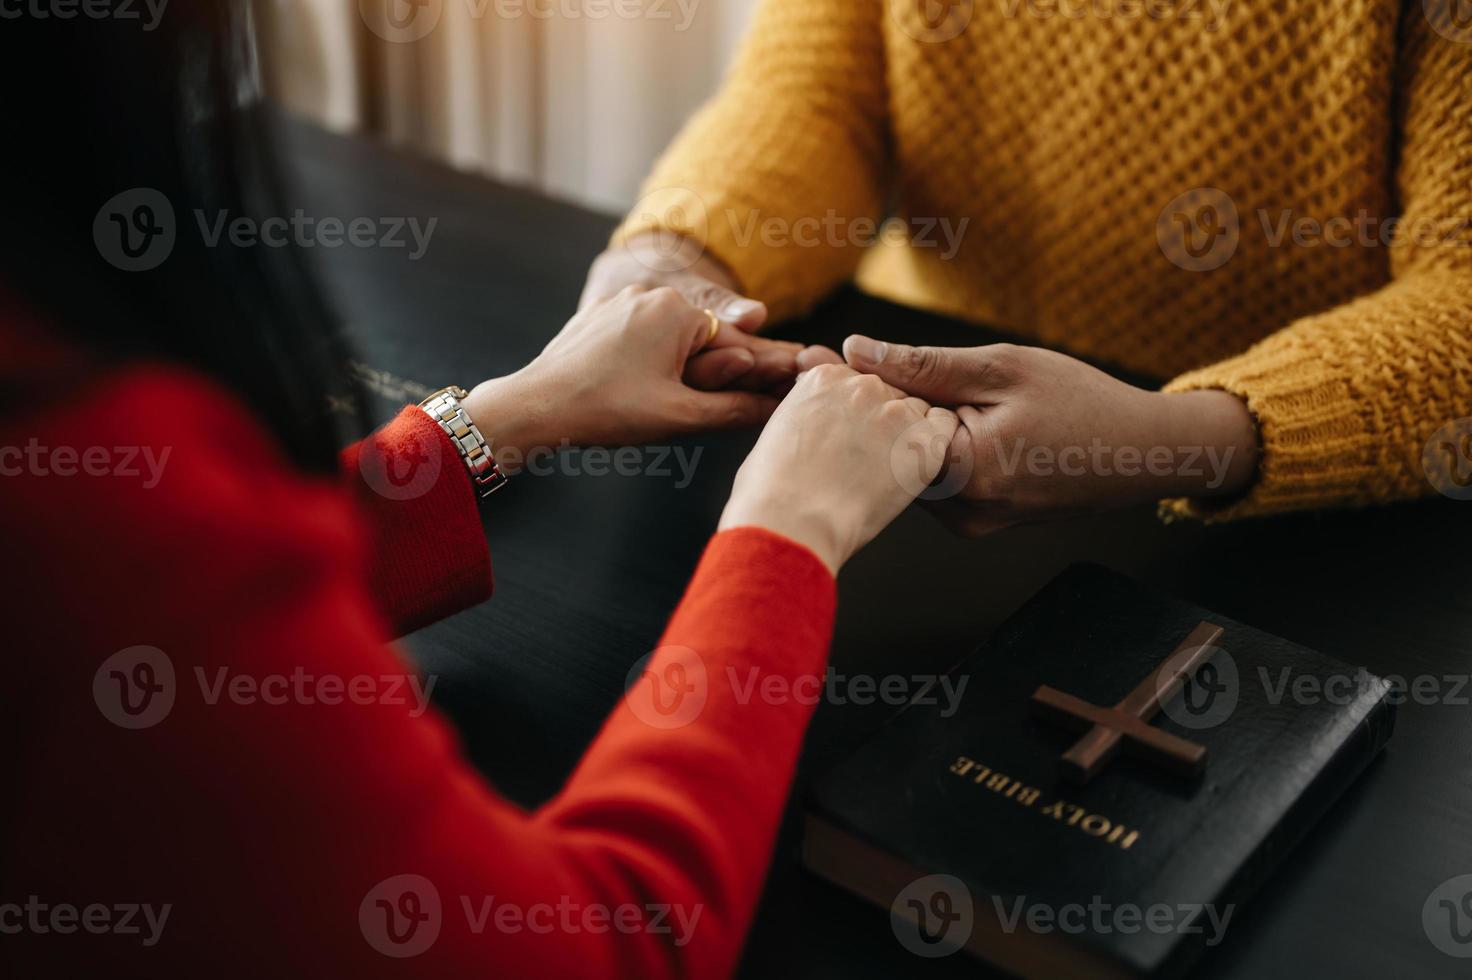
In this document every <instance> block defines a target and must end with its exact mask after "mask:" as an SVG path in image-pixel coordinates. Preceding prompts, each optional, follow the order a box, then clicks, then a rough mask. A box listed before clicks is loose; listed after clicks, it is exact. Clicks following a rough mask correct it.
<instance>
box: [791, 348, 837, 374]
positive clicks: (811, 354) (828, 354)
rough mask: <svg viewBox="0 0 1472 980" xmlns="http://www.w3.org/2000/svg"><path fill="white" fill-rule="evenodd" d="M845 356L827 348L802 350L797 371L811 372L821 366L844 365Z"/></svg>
mask: <svg viewBox="0 0 1472 980" xmlns="http://www.w3.org/2000/svg"><path fill="white" fill-rule="evenodd" d="M842 363H843V356H842V355H841V354H839V353H838V352H837V351H835V350H832V349H830V348H827V347H822V346H813V347H808V348H806V349H805V350H802V351H800V352H799V353H798V355H797V369H798V370H799V371H811V370H812V369H813V368H815V367H818V366H819V365H821V364H842Z"/></svg>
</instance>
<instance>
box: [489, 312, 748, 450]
mask: <svg viewBox="0 0 1472 980" xmlns="http://www.w3.org/2000/svg"><path fill="white" fill-rule="evenodd" d="M724 329H731V328H729V327H727V328H724ZM709 336H710V320H709V319H708V318H707V317H706V316H705V314H704V313H702V312H701V311H700V310H698V309H696V308H695V307H693V306H691V305H690V304H689V303H687V302H685V300H684V298H683V297H682V296H680V294H679V293H677V292H675V291H674V290H673V289H666V288H659V289H645V288H644V287H643V286H629V287H627V288H625V289H622V290H620V291H619V292H618V293H617V295H615V296H613V297H612V298H610V299H608V300H606V301H604V302H602V303H598V304H595V305H593V306H590V307H588V308H587V309H585V310H583V311H582V312H580V313H578V314H577V315H576V316H574V317H573V318H572V319H571V320H569V321H568V322H567V324H566V326H564V327H563V328H562V331H561V332H560V333H558V334H557V336H556V337H554V338H552V342H551V343H549V344H548V345H547V347H546V349H545V350H543V351H542V353H541V354H539V355H537V357H536V359H535V360H533V361H532V362H531V363H530V364H528V365H527V366H526V367H524V368H522V369H521V370H520V371H517V372H516V373H515V374H512V375H508V376H507V377H504V378H495V379H492V380H490V381H486V382H484V383H482V384H480V385H478V386H477V387H476V388H475V390H474V391H472V392H471V393H470V396H469V397H468V398H467V399H466V400H465V408H466V411H467V412H468V413H469V414H470V417H471V418H473V419H475V421H476V423H477V425H479V427H480V429H481V431H482V432H483V433H484V434H485V436H486V438H487V439H489V440H490V442H491V447H492V449H493V451H495V452H496V454H497V455H498V457H501V456H503V455H504V458H503V460H502V462H503V465H507V466H508V468H510V469H515V468H516V462H515V460H521V459H525V458H526V457H527V455H528V454H529V453H532V452H535V451H545V450H549V449H551V448H555V447H557V446H558V445H560V444H562V443H564V442H566V443H568V444H571V445H574V446H623V445H638V444H641V443H647V442H651V441H654V440H658V439H666V438H668V437H670V436H672V435H676V434H680V433H688V432H701V431H705V430H708V429H727V428H737V427H745V426H752V425H757V424H759V423H761V422H764V421H766V419H767V417H768V416H769V415H771V414H772V412H773V411H774V410H775V409H776V408H777V399H776V398H775V397H773V396H771V395H769V394H765V393H760V392H751V391H700V390H696V389H693V388H691V387H690V386H689V385H687V384H686V383H685V382H684V380H683V376H684V375H685V374H686V373H687V369H688V365H689V362H690V361H691V360H692V359H694V358H695V357H698V356H699V354H700V352H701V351H704V350H707V349H709V343H708V340H707V338H708V337H709ZM508 461H511V462H509V463H508Z"/></svg>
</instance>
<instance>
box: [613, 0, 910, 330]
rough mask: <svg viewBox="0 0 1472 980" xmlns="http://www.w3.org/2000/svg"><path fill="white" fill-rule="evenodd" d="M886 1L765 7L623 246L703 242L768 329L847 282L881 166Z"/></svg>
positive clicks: (647, 192) (635, 216)
mask: <svg viewBox="0 0 1472 980" xmlns="http://www.w3.org/2000/svg"><path fill="white" fill-rule="evenodd" d="M883 15H884V14H883V9H882V6H881V0H761V3H760V4H759V6H758V7H757V9H756V11H755V13H754V15H753V24H752V26H751V29H750V31H749V32H748V34H747V37H746V39H745V41H744V42H743V44H742V47H741V50H740V51H739V52H738V54H737V57H736V60H735V63H734V65H733V67H732V69H731V72H730V74H729V76H728V77H727V78H726V80H725V83H724V84H723V86H722V87H721V90H720V92H719V93H718V94H717V95H716V96H715V98H714V99H713V100H712V101H711V102H710V103H708V104H707V105H706V106H705V107H704V108H702V109H701V110H700V112H698V113H697V114H696V115H695V116H694V117H692V119H691V120H690V122H689V123H688V124H687V125H686V126H685V128H684V130H683V131H682V132H681V133H680V135H679V136H678V137H677V138H676V140H675V142H674V143H673V144H672V145H671V146H670V148H669V149H668V150H667V151H666V152H665V154H664V156H663V158H662V159H661V160H660V161H659V163H658V164H657V165H656V167H655V169H654V172H653V174H652V175H651V176H650V178H649V180H648V181H647V182H646V184H645V186H644V189H643V192H642V197H641V199H640V202H639V204H638V205H636V206H635V208H634V210H633V211H632V212H631V213H630V215H629V216H628V218H627V219H626V220H625V221H624V223H623V225H622V226H621V227H620V228H619V230H618V231H617V232H616V233H615V235H614V242H615V243H616V244H617V243H619V242H622V241H626V240H627V239H628V238H630V237H632V236H634V235H637V234H639V233H642V232H647V231H676V232H680V233H682V234H685V235H687V236H690V237H692V238H694V239H696V240H697V241H700V242H701V243H702V244H703V245H704V246H705V249H706V250H707V251H708V252H709V253H710V254H711V255H713V256H714V257H715V258H717V259H719V260H720V261H721V262H723V263H724V264H725V265H726V267H727V268H729V269H730V270H731V272H732V273H733V274H734V275H735V276H736V278H737V280H738V282H739V283H740V284H741V288H742V290H743V292H744V293H745V294H746V295H749V296H752V297H753V298H756V299H760V300H762V301H763V302H765V303H766V304H767V305H768V307H769V308H770V309H771V311H772V314H773V317H774V318H780V317H784V316H790V315H793V314H795V313H799V312H802V311H803V310H805V309H806V308H807V307H809V306H811V305H812V304H813V303H815V302H816V301H817V300H818V299H820V298H821V297H822V296H823V295H824V294H825V293H827V292H828V291H829V290H831V289H832V288H833V287H834V286H836V285H837V284H838V283H840V282H842V281H843V280H845V279H847V278H849V277H851V276H852V275H853V272H854V269H855V268H856V266H857V264H858V261H859V259H860V257H861V254H862V248H861V247H860V246H859V245H857V244H851V243H852V242H854V241H856V240H859V239H860V238H861V236H859V235H855V234H852V233H851V232H852V230H853V229H854V226H855V225H854V223H855V222H867V221H873V220H874V219H875V218H876V217H877V216H878V215H879V211H880V205H881V203H882V194H883V190H882V188H883V186H884V174H885V170H886V166H887V164H886V160H887V157H888V150H887V147H888V139H887V135H886V134H887V131H888V129H887V125H886V122H885V120H886V113H885V105H886V100H885V94H884V93H885V81H884V78H885V73H884V48H883V43H882V39H881V36H880V28H881V23H882V20H881V18H882V17H883Z"/></svg>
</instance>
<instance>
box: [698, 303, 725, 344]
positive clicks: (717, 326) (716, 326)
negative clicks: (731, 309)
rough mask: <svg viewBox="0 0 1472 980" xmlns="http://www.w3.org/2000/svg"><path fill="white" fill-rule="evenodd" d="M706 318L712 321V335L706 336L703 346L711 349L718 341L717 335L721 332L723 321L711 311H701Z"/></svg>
mask: <svg viewBox="0 0 1472 980" xmlns="http://www.w3.org/2000/svg"><path fill="white" fill-rule="evenodd" d="M700 312H702V313H704V314H705V318H706V319H707V320H709V321H710V333H708V334H706V335H705V343H704V344H702V345H701V346H703V347H709V346H710V345H711V344H712V343H713V342H714V341H715V339H716V334H718V333H720V332H721V320H720V318H719V317H718V316H716V315H715V313H714V312H712V311H711V310H701V311H700Z"/></svg>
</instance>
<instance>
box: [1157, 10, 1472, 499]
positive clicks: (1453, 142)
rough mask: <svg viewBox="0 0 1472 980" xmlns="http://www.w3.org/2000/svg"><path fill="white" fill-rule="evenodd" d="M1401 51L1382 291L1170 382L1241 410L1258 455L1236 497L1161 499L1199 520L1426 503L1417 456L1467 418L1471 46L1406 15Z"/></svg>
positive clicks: (1471, 365)
mask: <svg viewBox="0 0 1472 980" xmlns="http://www.w3.org/2000/svg"><path fill="white" fill-rule="evenodd" d="M1405 20H1406V23H1405V25H1404V26H1403V30H1404V31H1405V35H1404V40H1403V42H1402V48H1401V63H1400V66H1399V70H1400V85H1399V91H1400V96H1399V104H1398V107H1397V112H1398V114H1399V117H1400V118H1399V120H1398V121H1399V123H1400V131H1401V137H1402V138H1401V144H1400V156H1399V162H1398V164H1397V167H1398V170H1397V175H1396V183H1397V193H1398V195H1399V198H1400V201H1401V222H1400V224H1399V226H1398V228H1397V234H1396V236H1395V239H1394V244H1393V246H1392V249H1391V253H1390V269H1391V275H1392V281H1391V282H1390V283H1389V284H1388V285H1387V286H1385V287H1384V288H1383V289H1381V290H1379V291H1378V292H1375V293H1372V294H1370V295H1367V296H1364V297H1361V298H1359V299H1357V300H1355V301H1353V302H1351V303H1348V304H1347V305H1345V306H1341V307H1339V308H1337V309H1333V310H1329V311H1327V312H1325V313H1322V314H1318V315H1315V316H1310V317H1307V318H1305V319H1303V320H1299V321H1298V322H1296V323H1293V324H1291V325H1289V326H1287V327H1285V328H1284V329H1282V330H1280V331H1279V332H1277V333H1275V334H1273V335H1271V336H1269V337H1267V338H1265V339H1264V340H1262V341H1261V342H1259V343H1258V344H1256V345H1255V346H1253V347H1252V348H1250V349H1249V350H1248V351H1247V352H1245V353H1244V354H1241V355H1240V356H1237V357H1234V358H1231V359H1230V360H1226V361H1223V362H1221V363H1219V364H1214V365H1212V366H1210V367H1206V368H1203V369H1200V370H1197V371H1192V372H1190V373H1188V374H1185V375H1182V376H1181V377H1179V378H1176V379H1175V380H1174V381H1172V382H1171V383H1170V384H1169V385H1167V386H1166V390H1168V391H1186V390H1192V389H1202V388H1216V389H1223V390H1226V391H1230V392H1233V393H1235V394H1237V395H1238V396H1239V397H1241V398H1243V399H1245V400H1246V402H1247V406H1248V408H1249V410H1250V411H1251V412H1252V414H1253V416H1254V418H1255V419H1256V420H1257V424H1258V432H1259V436H1260V439H1261V447H1262V452H1261V456H1260V459H1259V466H1258V475H1257V479H1256V482H1255V484H1254V485H1253V487H1252V488H1251V490H1250V491H1249V492H1248V493H1247V494H1246V495H1245V496H1244V497H1242V498H1240V499H1238V500H1236V501H1233V502H1230V503H1227V504H1226V505H1223V506H1213V505H1211V504H1210V503H1208V502H1204V501H1192V500H1170V501H1166V502H1165V503H1164V504H1163V505H1162V513H1163V514H1164V515H1165V516H1166V517H1167V518H1169V517H1172V516H1191V517H1201V518H1206V519H1210V520H1224V519H1229V518H1235V517H1241V516H1248V515H1257V514H1269V513H1276V512H1283V511H1290V510H1306V509H1312V508H1323V507H1332V506H1357V505H1363V504H1371V503H1378V502H1386V501H1391V500H1399V499H1406V498H1411V497H1418V496H1424V495H1427V494H1431V493H1434V492H1435V490H1434V488H1433V486H1432V484H1431V483H1430V481H1429V480H1428V478H1427V475H1426V473H1425V472H1424V471H1423V469H1422V464H1421V456H1422V449H1423V447H1424V446H1425V444H1426V442H1427V440H1428V439H1429V438H1430V437H1431V436H1432V435H1433V434H1434V433H1435V432H1436V431H1437V430H1438V429H1440V428H1441V427H1442V426H1444V425H1446V424H1447V423H1449V422H1453V421H1456V420H1458V419H1461V418H1464V417H1466V416H1472V45H1467V44H1458V43H1455V42H1453V41H1451V40H1448V39H1446V38H1444V37H1442V36H1440V35H1438V34H1436V33H1434V32H1433V31H1432V29H1431V27H1430V26H1429V19H1428V18H1425V17H1416V16H1408V17H1406V18H1405Z"/></svg>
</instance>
